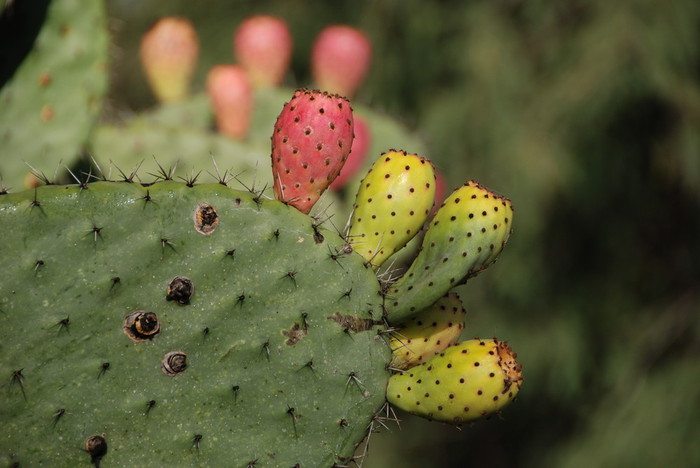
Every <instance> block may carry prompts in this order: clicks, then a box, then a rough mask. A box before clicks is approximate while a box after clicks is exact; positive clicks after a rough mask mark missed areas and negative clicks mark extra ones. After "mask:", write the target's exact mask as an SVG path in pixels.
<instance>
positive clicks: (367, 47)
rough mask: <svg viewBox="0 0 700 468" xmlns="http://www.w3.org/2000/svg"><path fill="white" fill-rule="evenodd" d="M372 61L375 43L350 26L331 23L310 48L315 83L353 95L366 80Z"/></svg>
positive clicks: (337, 91) (324, 87)
mask: <svg viewBox="0 0 700 468" xmlns="http://www.w3.org/2000/svg"><path fill="white" fill-rule="evenodd" d="M371 61H372V44H371V43H370V41H369V38H368V37H367V36H366V35H365V34H364V33H363V32H361V31H359V30H357V29H355V28H351V27H350V26H343V25H336V26H329V27H327V28H326V29H324V30H323V31H321V33H320V34H319V35H318V37H317V38H316V41H315V42H314V46H313V50H312V52H311V68H312V74H313V77H314V80H315V81H316V84H317V85H318V86H319V87H320V88H321V89H325V90H328V91H330V92H334V93H338V94H342V95H343V96H353V95H354V94H355V92H356V91H357V89H358V88H359V87H360V85H361V84H362V83H363V82H364V80H365V77H366V76H367V72H368V71H369V66H370V62H371Z"/></svg>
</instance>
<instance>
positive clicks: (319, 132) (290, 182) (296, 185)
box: [272, 89, 353, 214]
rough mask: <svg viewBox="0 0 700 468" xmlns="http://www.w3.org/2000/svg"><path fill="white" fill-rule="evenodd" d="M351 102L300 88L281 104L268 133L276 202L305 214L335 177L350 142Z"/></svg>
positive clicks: (343, 160) (351, 137) (341, 165)
mask: <svg viewBox="0 0 700 468" xmlns="http://www.w3.org/2000/svg"><path fill="white" fill-rule="evenodd" d="M352 135H353V116H352V108H351V107H350V102H349V101H348V100H347V99H345V98H343V97H341V96H338V95H333V94H328V93H326V92H321V91H317V90H313V91H312V90H308V89H299V90H297V91H296V92H295V93H294V96H292V99H291V100H290V101H289V102H288V103H286V104H285V105H284V108H283V109H282V112H281V113H280V115H279V117H277V122H276V123H275V129H274V132H273V134H272V176H273V178H274V192H275V197H276V198H277V199H278V200H280V201H283V202H285V203H287V204H289V205H292V206H294V207H295V208H297V209H298V210H299V211H301V212H302V213H306V214H308V213H309V211H311V208H312V207H313V206H314V204H315V203H316V201H318V199H319V197H320V196H321V194H322V193H323V192H324V191H325V190H326V189H327V188H328V186H329V185H330V183H331V182H333V179H335V178H336V177H337V176H338V173H339V172H340V169H341V168H342V167H343V163H344V162H345V160H346V159H347V157H348V154H349V153H350V148H351V147H352V139H353V136H352Z"/></svg>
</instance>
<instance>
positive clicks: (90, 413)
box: [0, 181, 391, 467]
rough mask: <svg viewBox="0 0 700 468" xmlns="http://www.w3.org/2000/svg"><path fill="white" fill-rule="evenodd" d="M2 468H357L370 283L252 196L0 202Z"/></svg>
mask: <svg viewBox="0 0 700 468" xmlns="http://www.w3.org/2000/svg"><path fill="white" fill-rule="evenodd" d="M0 237H2V239H3V242H2V243H1V244H0V269H1V270H2V272H3V279H2V281H0V317H2V327H0V350H1V351H2V352H0V379H1V380H2V392H1V393H0V394H1V395H2V396H1V397H0V421H2V424H3V435H2V437H0V466H11V465H12V464H13V463H19V464H20V466H39V465H45V466H90V462H91V461H92V462H94V463H100V462H101V466H103V467H109V466H139V467H164V466H233V467H245V466H254V465H256V464H257V465H259V466H280V467H291V466H305V467H306V466H309V467H310V466H324V467H328V466H331V465H333V464H335V463H337V464H339V465H346V464H348V463H350V457H352V454H353V450H354V449H355V446H356V445H357V444H358V443H360V442H361V440H362V439H363V437H364V436H365V435H366V433H367V430H368V426H369V425H370V423H371V421H372V418H373V416H374V415H375V413H376V412H377V411H378V410H379V408H380V407H382V406H383V405H384V404H385V391H386V385H387V382H388V379H389V372H388V371H387V369H386V364H387V362H388V361H389V359H390V354H391V353H390V350H389V347H388V346H387V344H386V343H385V342H384V341H383V339H382V336H384V335H383V334H382V335H379V334H378V332H379V331H382V330H383V325H382V323H383V322H382V321H381V316H382V297H381V295H380V294H379V289H380V286H379V283H378V281H377V278H376V276H375V275H374V274H373V273H372V271H371V270H368V269H367V268H365V266H364V262H363V260H362V258H360V257H359V256H358V255H354V254H352V253H349V254H348V253H346V252H345V251H344V245H345V243H344V240H343V239H342V238H341V237H340V236H339V235H338V234H337V233H336V232H335V231H331V230H327V229H325V228H324V227H323V226H321V227H319V226H317V225H315V221H314V220H313V219H312V218H310V217H308V216H306V215H303V214H301V213H299V212H298V211H297V210H295V209H293V208H291V207H288V206H286V205H284V204H283V203H280V202H278V201H275V200H268V199H266V198H265V197H263V196H262V195H261V194H260V193H256V194H252V193H249V192H247V191H238V190H233V189H230V188H228V187H225V186H223V185H221V184H210V185H195V186H194V187H188V186H187V185H185V184H183V183H177V182H173V181H166V182H158V183H155V184H151V185H148V186H142V185H140V184H138V183H118V182H95V183H91V184H87V185H82V186H57V185H55V186H41V187H38V188H37V189H35V190H28V191H24V192H19V193H10V194H5V195H1V196H0Z"/></svg>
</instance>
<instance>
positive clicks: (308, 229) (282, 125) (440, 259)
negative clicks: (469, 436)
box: [0, 0, 522, 467]
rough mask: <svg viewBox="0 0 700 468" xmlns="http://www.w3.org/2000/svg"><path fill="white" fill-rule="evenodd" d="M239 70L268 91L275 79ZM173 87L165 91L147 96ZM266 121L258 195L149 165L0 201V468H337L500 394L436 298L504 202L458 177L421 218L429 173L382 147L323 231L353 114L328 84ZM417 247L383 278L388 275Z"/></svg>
mask: <svg viewBox="0 0 700 468" xmlns="http://www.w3.org/2000/svg"><path fill="white" fill-rule="evenodd" d="M61 1H62V2H65V3H70V2H71V1H72V0H61ZM266 18H267V17H264V18H263V19H264V21H263V20H261V18H257V19H255V21H253V22H251V23H246V25H244V26H245V27H241V32H239V34H238V35H237V39H236V40H237V44H246V43H250V42H251V41H252V42H255V41H253V39H251V38H254V37H256V34H253V35H252V36H251V35H250V34H251V33H249V32H247V33H246V32H245V31H246V30H249V29H250V28H251V27H253V26H256V25H257V26H260V25H261V24H262V25H263V27H267V28H270V27H272V28H275V27H277V28H278V26H279V23H275V22H274V21H271V20H270V19H269V18H267V19H266ZM251 25H252V26H251ZM336 28H338V29H340V32H341V33H342V34H345V35H350V36H353V35H354V36H355V38H356V36H357V32H356V31H354V30H351V29H350V28H346V27H336ZM253 29H254V28H253ZM275 31H277V32H276V33H275V34H277V35H278V36H282V37H284V34H282V33H280V32H279V31H280V30H279V28H278V29H276V30H275ZM189 34H190V37H191V35H192V31H190V32H189ZM257 35H259V33H257ZM329 35H330V37H331V39H332V38H333V37H338V36H333V34H326V36H329ZM322 37H323V35H322ZM342 37H345V36H342ZM333 40H337V39H333ZM348 40H352V38H351V39H343V41H348ZM341 42H342V41H341ZM331 43H332V41H331ZM343 43H344V42H343ZM324 44H325V45H324ZM327 44H328V43H327V38H326V39H324V40H323V41H321V38H319V45H318V47H317V48H316V50H315V51H314V54H318V55H320V56H322V55H324V54H328V50H329V49H331V50H332V49H333V47H331V46H328V45H327ZM257 46H259V47H266V45H265V43H264V41H263V43H262V44H260V43H257ZM179 47H182V46H179ZM239 47H240V46H239ZM243 50H244V52H239V53H238V56H239V59H240V61H241V63H242V64H243V65H245V64H246V63H248V62H247V61H246V60H247V59H246V58H244V57H246V53H245V50H246V48H245V47H243ZM368 50H369V46H368V45H367V46H366V47H364V49H363V48H361V54H364V56H365V60H366V57H367V56H368V54H369V52H368ZM142 53H143V54H147V52H143V51H142ZM194 55H196V53H195V54H194ZM252 56H253V57H255V56H259V54H252ZM284 62H285V61H284V60H277V61H276V62H275V65H274V66H277V67H282V66H281V65H279V63H284ZM161 65H162V66H163V67H165V68H166V69H167V70H169V73H171V74H173V75H175V74H177V72H176V71H174V70H177V66H176V65H173V64H172V63H168V62H167V61H165V62H162V63H161ZM287 65H288V64H284V69H286V66H287ZM245 66H247V67H249V66H250V65H245ZM268 66H270V65H269V64H268ZM340 67H341V65H335V66H334V69H338V68H340ZM215 70H216V69H215ZM190 73H191V72H190ZM214 73H218V72H215V71H212V74H214ZM246 73H249V72H246ZM319 73H320V74H321V75H323V73H322V72H319ZM183 76H185V81H187V80H189V78H188V76H189V75H187V73H184V75H183ZM246 76H251V77H252V76H254V74H252V73H251V74H250V75H246ZM259 76H260V77H259V78H256V79H255V80H253V81H255V82H262V83H264V85H265V86H272V85H274V84H276V83H279V80H280V79H281V78H280V76H284V72H281V73H280V72H279V71H277V72H274V71H269V70H268V72H261V73H259ZM352 76H355V78H353V79H354V80H356V83H355V85H357V83H359V81H358V80H361V79H362V74H355V75H352V74H351V73H349V72H344V73H342V74H341V75H340V78H338V79H337V81H338V83H336V84H333V80H332V79H329V81H327V83H328V84H327V86H328V87H331V86H340V87H341V88H340V89H341V90H342V89H343V88H342V86H348V83H347V82H343V81H342V79H347V78H348V77H352ZM357 77H359V78H357ZM239 78H240V76H239ZM239 78H236V77H231V76H229V78H227V79H228V80H234V81H235V80H236V79H239ZM341 78H342V79H341ZM246 79H247V78H246ZM210 80H211V81H215V80H216V79H215V78H212V77H211V76H210ZM265 80H272V81H265ZM317 81H319V83H320V82H322V79H320V78H317ZM230 82H231V81H229V83H230ZM211 86H212V87H216V86H214V85H213V84H212V85H211ZM254 86H257V85H254ZM184 89H185V91H183V87H182V85H181V84H180V85H178V84H177V83H175V84H173V83H172V82H170V83H169V85H168V91H163V93H164V94H163V96H166V95H167V96H183V93H184V94H186V93H187V92H186V86H185V88H184ZM345 89H346V91H345V92H346V93H347V94H351V93H352V90H350V91H347V88H345ZM335 90H336V91H337V90H338V89H335ZM227 96H229V97H230V96H231V94H227ZM256 96H258V95H256ZM239 98H240V96H239ZM288 98H289V96H288V95H287V99H288ZM216 101H217V99H215V98H212V105H213V106H214V107H215V108H216V106H217V104H216ZM225 101H226V99H222V100H221V101H219V102H224V103H225ZM233 101H234V102H240V101H237V100H236V99H233ZM196 106H199V104H196V105H195V106H194V107H196ZM224 107H225V106H224ZM229 107H233V108H234V109H239V110H240V106H238V105H233V106H229ZM191 108H192V107H189V108H188V109H191ZM180 110H181V109H180ZM277 111H278V113H279V115H278V116H277V118H276V120H275V121H274V126H272V138H271V143H272V144H271V149H270V146H268V149H267V157H269V158H271V159H270V161H271V166H272V171H271V176H270V178H269V180H271V185H272V190H271V192H272V194H269V193H268V191H267V190H266V188H264V187H263V188H256V187H255V186H254V185H251V184H247V185H244V184H243V183H240V185H241V188H242V189H235V188H231V187H229V185H231V184H234V183H239V182H238V179H237V178H236V182H234V178H232V177H230V176H229V175H228V171H227V172H225V173H224V174H221V173H220V172H219V173H217V179H216V183H212V184H204V183H200V182H199V181H198V179H197V177H183V181H182V182H176V181H174V180H173V178H174V177H173V174H172V172H171V171H165V170H163V171H161V172H160V173H159V174H158V175H157V177H156V178H155V180H154V181H153V182H148V183H142V182H141V180H140V177H142V176H143V171H142V172H140V173H139V172H132V173H124V172H122V177H121V178H120V180H119V181H113V180H111V177H110V175H109V174H108V173H104V172H102V171H101V169H100V168H99V166H98V167H96V168H95V171H96V172H95V173H94V174H92V175H91V176H89V177H88V179H86V180H84V181H83V180H80V179H79V178H77V179H78V180H76V182H77V184H74V185H54V184H50V183H49V184H44V185H38V186H36V187H34V188H32V189H29V190H25V191H20V192H16V193H14V192H13V193H8V191H7V190H4V189H3V190H2V192H1V193H2V196H0V236H2V238H3V243H2V245H0V262H1V264H2V268H3V275H4V279H3V281H2V282H0V316H1V317H2V319H3V324H4V325H3V327H2V328H0V356H2V357H1V358H0V376H5V377H4V379H5V388H4V389H3V392H2V393H1V395H2V396H1V398H0V420H2V421H3V425H4V431H3V435H2V436H0V462H2V463H3V464H5V465H8V466H34V465H40V464H45V465H48V466H89V464H90V463H93V464H94V465H95V466H99V465H102V466H105V467H107V466H181V465H188V466H190V465H197V466H199V465H202V466H240V467H254V466H255V467H257V466H262V467H264V466H279V467H294V466H297V467H299V466H302V467H303V466H348V465H349V464H350V463H351V462H352V461H353V460H354V461H355V462H358V460H357V459H354V456H353V453H354V452H355V450H356V449H357V447H358V446H359V445H360V444H361V443H362V442H363V440H366V438H367V437H368V435H369V434H371V432H372V430H374V429H376V428H377V425H383V424H385V423H384V421H383V419H384V418H387V417H393V416H392V411H391V407H392V406H394V407H397V408H400V409H403V410H405V411H408V412H410V413H413V414H416V415H419V416H423V417H426V418H429V419H432V420H436V421H442V422H446V423H451V424H461V423H465V422H469V421H473V420H476V419H480V418H483V417H486V416H488V415H490V414H493V413H494V412H497V411H500V409H501V408H502V407H503V406H504V405H505V404H507V403H508V402H509V401H511V400H512V399H513V398H514V397H515V396H516V394H517V392H518V390H519V388H520V385H521V383H522V376H521V373H520V366H519V365H518V364H517V363H516V362H515V355H514V354H513V353H512V352H511V350H510V348H509V347H508V346H507V344H506V343H505V342H502V341H499V340H497V339H495V338H494V339H488V340H486V339H484V340H481V339H475V340H469V341H463V342H459V338H460V335H461V333H462V331H463V328H464V319H465V315H466V313H465V310H464V307H463V305H462V301H461V299H460V298H459V296H458V295H457V293H456V292H455V291H453V289H454V288H455V287H456V286H458V285H460V284H463V283H464V282H465V281H466V280H468V279H469V278H472V277H473V276H475V275H476V274H478V273H480V272H481V271H483V270H484V269H485V268H486V267H487V266H489V265H490V264H492V263H493V262H494V261H495V260H496V258H497V257H498V255H499V254H500V252H501V250H502V249H503V247H504V246H505V244H506V242H507V240H508V236H509V234H510V232H511V224H512V207H511V204H510V201H508V200H507V199H506V198H504V197H502V196H499V195H497V194H495V193H493V192H490V191H489V190H487V189H485V188H484V187H482V186H480V185H479V184H477V183H475V182H471V181H470V182H467V183H466V184H464V185H463V186H462V187H460V188H458V189H456V190H455V191H454V192H453V193H452V195H450V196H449V197H448V198H447V199H446V200H445V201H444V202H442V203H441V206H440V207H439V209H437V210H436V209H435V208H434V200H435V199H436V189H437V190H439V189H438V188H437V187H436V186H437V185H438V183H437V182H438V181H437V177H436V172H435V168H434V167H433V165H432V164H431V163H430V161H429V160H427V159H426V158H422V157H420V156H418V155H417V154H413V153H410V152H407V151H402V150H393V149H388V148H387V149H386V150H385V152H384V153H382V154H381V156H379V157H378V158H377V159H376V161H375V162H374V163H373V164H372V166H371V167H370V168H369V170H368V171H367V172H366V175H365V176H364V178H363V179H362V181H361V182H360V183H359V189H358V190H357V191H356V195H355V200H354V203H353V204H352V209H351V212H352V213H351V216H350V221H349V224H348V226H347V228H346V229H345V230H342V231H341V230H338V229H336V228H335V227H334V226H333V225H332V224H330V223H329V222H328V217H327V216H326V215H325V214H322V215H319V214H316V215H313V216H312V215H310V213H312V209H313V207H314V206H317V202H318V200H319V199H320V197H321V196H322V194H324V192H326V191H327V189H328V188H329V187H331V186H332V185H333V184H334V183H337V181H338V179H339V178H342V177H343V173H342V172H341V170H342V168H343V165H344V164H345V163H347V164H350V163H351V162H352V161H353V159H352V157H351V155H352V153H353V152H355V151H356V149H357V148H358V146H357V145H356V143H357V141H355V140H354V138H355V137H357V135H358V134H360V133H361V132H365V131H366V129H364V128H362V127H363V126H364V125H365V123H364V122H363V121H362V120H358V119H357V116H356V115H355V112H354V111H353V108H352V107H351V105H350V102H349V101H348V99H347V98H345V97H341V96H340V95H338V94H334V93H332V92H328V91H316V90H309V89H299V90H297V91H296V92H294V93H293V96H292V97H291V99H289V101H288V102H287V103H285V104H284V105H283V107H282V110H281V112H279V108H277ZM166 119H167V117H166ZM159 125H160V126H161V127H160V128H163V124H162V123H161V124H159ZM166 126H167V125H166ZM220 127H221V126H220ZM148 128H151V127H148ZM239 128H241V127H240V126H239ZM269 132H270V128H269V127H268V136H269ZM375 140H377V141H381V139H375ZM363 144H366V143H363ZM233 148H234V149H238V150H240V149H241V148H239V147H233ZM367 151H369V150H367ZM96 157H97V158H99V157H100V155H99V154H97V155H96ZM355 164H357V163H355ZM360 165H361V164H358V165H357V167H356V170H357V169H359V166H360ZM198 170H202V168H198ZM217 171H218V167H217ZM351 178H352V176H346V180H345V182H347V181H348V180H350V179H351ZM43 179H44V182H49V180H48V179H47V178H43ZM270 195H272V196H270ZM421 236H422V244H421V247H420V248H419V252H418V254H417V256H416V257H415V259H413V261H412V263H411V265H410V267H409V268H408V269H407V270H406V271H405V272H403V274H400V273H399V274H400V277H399V278H398V279H395V278H392V277H391V275H392V272H393V271H394V270H392V269H391V268H387V266H386V265H387V263H389V261H390V260H391V259H392V258H395V254H397V253H400V252H401V251H403V250H406V247H405V246H406V244H407V243H408V242H409V241H411V239H413V238H418V239H419V238H420V237H421ZM380 269H383V270H384V271H383V272H382V273H380V274H379V276H378V274H377V272H378V271H381V270H380ZM396 271H400V270H396Z"/></svg>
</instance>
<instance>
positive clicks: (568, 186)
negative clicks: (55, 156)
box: [107, 0, 700, 468]
mask: <svg viewBox="0 0 700 468" xmlns="http://www.w3.org/2000/svg"><path fill="white" fill-rule="evenodd" d="M108 8H109V15H110V28H111V32H112V38H113V45H112V51H111V75H112V76H111V90H110V95H109V102H108V111H107V114H108V115H109V114H120V113H130V112H137V111H141V110H145V109H148V108H150V107H152V106H154V105H155V99H154V97H153V96H152V94H151V92H150V91H149V89H148V88H147V86H146V84H145V79H144V76H143V74H142V73H141V72H140V65H139V63H138V42H139V40H140V37H141V35H142V34H143V33H144V32H145V31H146V30H147V29H148V27H149V26H150V25H151V24H152V23H153V22H154V21H155V20H157V19H158V18H160V17H162V16H165V15H178V16H184V17H187V18H189V19H190V20H191V21H192V22H193V24H194V25H195V27H196V29H197V32H198V34H199V39H200V42H201V57H200V65H199V68H198V75H197V78H196V80H195V87H196V88H197V89H199V90H201V89H203V87H204V78H205V76H206V71H207V70H208V69H209V68H210V67H211V66H212V65H214V64H218V63H230V62H233V57H232V46H231V34H232V32H233V31H234V29H235V28H236V26H237V25H238V24H240V22H241V21H242V20H243V19H244V18H246V17H247V16H249V15H252V14H261V13H263V14H272V15H277V16H280V17H282V18H284V20H285V21H287V22H288V24H289V26H290V29H291V31H292V34H293V37H294V55H293V65H292V67H293V69H292V72H291V73H290V74H289V75H288V77H287V80H286V83H285V84H286V85H288V86H292V87H293V86H308V85H310V84H311V77H310V70H309V54H310V50H311V45H312V43H313V40H314V38H315V36H316V35H317V34H318V32H319V31H320V30H321V29H322V28H324V27H325V26H327V25H329V24H334V23H342V24H348V25H351V26H354V27H357V28H360V29H362V30H363V31H365V32H366V33H367V34H368V35H369V37H370V38H371V40H372V44H373V53H374V62H373V66H372V69H371V72H370V76H369V78H368V80H367V82H366V84H365V85H364V86H363V88H362V89H361V90H360V91H359V92H358V94H357V96H356V98H355V102H358V103H361V104H364V105H367V106H371V107H372V108H374V109H375V110H378V111H381V112H384V113H386V114H389V115H391V116H393V117H394V118H396V119H398V120H399V121H401V122H403V123H404V124H405V125H406V126H407V127H408V128H410V129H411V130H412V131H413V132H415V133H417V134H418V135H419V136H420V137H421V138H422V139H423V141H424V142H425V143H426V145H427V148H428V154H424V155H423V156H428V157H429V158H430V159H432V161H433V162H434V163H435V164H436V165H437V166H438V167H439V168H440V170H441V171H442V173H444V174H445V175H446V178H447V179H448V183H449V186H450V187H455V186H457V185H459V184H461V183H463V182H464V181H465V180H467V179H476V180H479V181H480V182H481V183H483V184H484V185H486V186H487V187H490V188H491V189H493V190H496V191H498V192H501V193H504V194H507V195H508V197H509V198H511V199H512V200H513V203H514V205H515V207H516V211H517V213H516V216H515V224H514V228H515V232H514V234H513V236H511V240H510V243H509V245H508V247H507V248H506V251H505V254H504V255H503V256H502V258H501V260H500V261H499V262H498V263H497V264H496V265H495V266H493V267H492V268H491V269H489V271H488V273H487V274H484V275H481V276H479V277H477V278H475V279H473V280H471V281H470V282H469V284H467V285H465V286H464V287H462V288H461V289H460V293H461V295H462V298H463V300H464V302H465V305H466V307H467V311H468V316H467V327H466V329H465V332H464V338H472V337H476V336H479V337H492V336H498V337H499V338H500V339H503V340H507V341H508V342H509V343H510V344H511V346H512V347H513V348H514V350H516V351H517V352H518V354H519V358H520V361H521V363H522V365H523V370H524V375H525V384H524V386H523V389H522V391H521V393H520V396H519V399H518V401H517V402H516V403H514V404H513V405H511V406H510V407H508V408H506V409H505V411H504V412H503V414H502V415H501V416H500V417H494V418H492V419H491V420H488V421H484V422H480V423H477V424H473V425H467V426H464V427H462V428H461V429H456V428H454V427H452V426H447V425H442V424H438V423H431V422H428V421H425V420H422V419H419V418H415V417H412V416H410V415H406V414H399V417H400V419H401V420H402V421H401V426H400V429H399V427H397V426H396V425H395V424H392V423H388V427H389V429H390V431H387V430H386V429H383V430H382V431H381V433H378V434H373V435H372V437H371V440H370V444H369V451H368V455H367V456H366V458H365V459H364V460H363V463H364V464H363V466H364V467H365V468H383V467H406V468H414V467H462V466H488V467H506V466H508V467H513V466H526V467H541V466H561V467H577V466H596V467H608V466H616V467H617V466H621V467H625V466H635V467H660V466H676V467H685V466H688V467H690V466H700V321H699V320H698V312H699V310H700V248H698V247H697V244H696V243H697V242H698V241H699V240H700V2H698V1H697V0H674V1H665V2H662V1H658V0H636V1H633V0H617V1H608V0H600V1H596V0H561V1H556V2H552V1H544V0H527V1H525V0H488V1H456V0H454V1H433V2H425V1H418V0H401V1H399V0H385V1H381V2H370V1H357V0H354V1H350V0H345V1H334V2H321V1H310V0H308V1H304V0H274V1H260V0H257V1H231V0H228V1H224V0H209V1H207V2H192V1H184V0H167V1H162V0H161V1H157V0H138V1H137V0H109V1H108ZM407 149H408V148H407Z"/></svg>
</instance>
